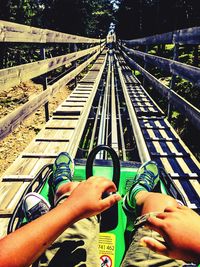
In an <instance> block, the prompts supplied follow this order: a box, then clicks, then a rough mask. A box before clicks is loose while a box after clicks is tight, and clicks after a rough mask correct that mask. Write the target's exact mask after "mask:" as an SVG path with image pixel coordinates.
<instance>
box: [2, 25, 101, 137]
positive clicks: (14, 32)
mask: <svg viewBox="0 0 200 267" xmlns="http://www.w3.org/2000/svg"><path fill="white" fill-rule="evenodd" d="M0 42H3V43H10V42H11V43H31V44H32V43H42V44H48V43H56V44H57V43H58V44H59V43H66V44H71V43H72V44H87V46H88V45H92V47H90V48H86V49H82V50H80V51H76V50H77V48H75V49H74V50H75V52H70V53H67V54H65V55H61V56H56V57H52V58H48V59H43V60H39V61H35V62H31V63H27V64H23V65H18V66H15V67H10V68H5V69H1V70H0V91H2V90H4V91H5V90H6V89H8V88H10V87H13V86H16V85H19V84H20V83H21V82H25V81H27V80H29V79H32V78H36V77H38V76H41V75H44V74H47V73H49V72H50V71H52V70H55V69H57V68H59V67H63V66H64V67H66V69H67V68H68V66H71V65H73V66H74V67H73V68H69V69H68V71H67V73H66V74H65V73H64V74H63V75H61V78H59V79H56V81H55V82H54V83H53V84H51V85H49V84H48V83H47V82H46V79H44V77H43V78H42V79H43V80H44V83H43V88H44V91H43V92H41V93H39V94H38V95H37V96H35V97H34V98H32V99H30V100H29V101H27V102H26V103H25V104H24V105H23V106H21V107H19V108H17V109H16V110H14V111H13V112H11V113H10V114H8V115H7V116H5V117H4V118H2V119H0V139H3V138H4V137H6V136H7V135H8V134H9V133H11V132H12V131H13V129H14V128H15V127H16V126H18V125H19V124H20V123H21V122H22V121H23V120H24V119H25V118H27V117H28V116H29V115H31V114H33V113H34V112H35V111H36V110H37V109H38V108H40V107H41V106H42V105H44V104H45V113H46V114H47V115H46V119H47V120H48V113H49V111H48V104H47V103H48V101H49V98H50V97H51V96H53V95H54V94H55V93H56V92H57V91H58V90H59V89H61V88H62V87H64V86H65V85H66V84H67V83H69V82H70V81H72V80H73V79H74V78H75V77H76V76H77V75H78V74H80V73H81V72H82V71H83V70H84V69H85V68H86V67H87V66H88V65H89V64H90V63H91V62H92V61H94V60H95V58H96V57H97V56H98V55H99V53H100V52H101V51H102V49H103V48H104V45H105V40H100V39H94V38H87V37H82V36H77V35H71V34H65V33H60V32H56V31H51V30H46V29H39V28H34V27H30V26H25V25H21V24H16V23H11V22H6V21H0ZM95 44H96V45H95ZM44 58H45V57H44ZM81 58H82V59H83V60H82V62H81V64H80V65H78V64H77V60H78V59H81ZM72 63H73V64H72Z"/></svg>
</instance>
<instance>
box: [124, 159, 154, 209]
mask: <svg viewBox="0 0 200 267" xmlns="http://www.w3.org/2000/svg"><path fill="white" fill-rule="evenodd" d="M158 181H159V172H158V167H157V164H156V162H154V161H147V162H145V163H144V164H142V165H141V166H140V168H139V170H138V173H137V175H136V178H135V180H134V183H133V185H132V186H131V188H130V190H129V192H128V193H127V194H126V195H125V196H124V200H123V208H124V210H126V211H128V212H131V213H135V212H136V200H135V196H136V194H137V193H138V192H139V191H148V192H151V191H153V189H154V188H155V187H156V185H157V183H158Z"/></svg>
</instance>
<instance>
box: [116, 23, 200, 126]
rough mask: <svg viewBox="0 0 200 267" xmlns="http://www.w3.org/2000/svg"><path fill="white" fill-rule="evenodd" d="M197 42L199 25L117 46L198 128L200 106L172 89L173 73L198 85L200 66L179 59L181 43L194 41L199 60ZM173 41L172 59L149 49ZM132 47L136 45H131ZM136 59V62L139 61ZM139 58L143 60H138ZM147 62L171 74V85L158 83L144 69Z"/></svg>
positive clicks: (129, 41)
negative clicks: (143, 50)
mask: <svg viewBox="0 0 200 267" xmlns="http://www.w3.org/2000/svg"><path fill="white" fill-rule="evenodd" d="M199 43H200V27H194V28H189V29H183V30H179V31H175V32H169V33H165V34H160V35H155V36H150V37H146V38H141V39H136V40H121V41H120V42H119V47H120V49H121V51H122V54H123V56H124V58H125V60H126V61H127V63H128V64H129V65H130V66H131V67H133V68H134V69H136V70H138V71H139V72H140V73H141V74H142V75H143V77H144V78H145V80H147V81H148V82H149V83H150V84H151V85H152V86H153V88H154V89H156V90H157V91H158V92H159V93H160V94H161V95H162V96H163V97H164V98H166V99H167V100H168V103H169V108H168V109H170V107H171V105H172V104H173V106H174V107H175V108H176V109H177V110H179V111H180V112H181V113H182V114H184V115H185V116H186V117H188V119H189V120H190V121H191V122H192V123H193V124H194V125H195V126H196V127H197V129H199V130H200V110H199V109H198V108H197V107H195V106H194V105H192V104H191V103H189V102H188V101H187V100H185V99H184V98H183V97H181V96H180V95H178V94H177V93H176V92H175V91H174V90H173V89H175V79H176V78H175V77H176V76H178V77H181V78H183V79H186V80H187V81H189V82H191V83H192V84H193V85H194V86H196V87H197V88H198V89H199V88H200V68H198V67H195V66H191V65H187V64H184V63H181V62H178V50H179V48H180V45H188V44H190V45H195V46H196V48H197V53H196V56H197V58H196V62H198V60H199V59H198V45H199ZM160 44H175V46H174V56H173V60H171V59H167V58H164V57H160V56H157V55H152V54H149V53H148V49H149V45H160ZM141 45H142V46H146V52H142V51H139V50H138V46H141ZM130 46H131V47H133V46H134V47H135V46H136V47H137V49H132V48H130ZM138 60H139V62H138ZM141 62H142V63H141ZM141 64H143V65H144V66H141ZM147 66H154V67H157V68H158V69H160V70H161V71H164V72H166V73H169V74H171V75H172V80H171V86H170V87H168V86H166V85H164V84H163V83H161V82H160V81H159V80H158V79H157V78H156V77H154V76H153V75H152V74H151V73H149V72H148V71H147Z"/></svg>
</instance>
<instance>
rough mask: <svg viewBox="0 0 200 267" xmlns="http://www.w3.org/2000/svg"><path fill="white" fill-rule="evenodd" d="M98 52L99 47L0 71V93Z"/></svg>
mask: <svg viewBox="0 0 200 267" xmlns="http://www.w3.org/2000/svg"><path fill="white" fill-rule="evenodd" d="M98 50H99V45H97V46H95V47H92V48H89V49H85V50H82V51H78V52H74V53H69V54H67V55H63V56H58V57H54V58H49V59H45V60H40V61H36V62H33V63H28V64H23V65H20V66H15V67H12V68H7V69H2V70H0V91H2V90H5V89H7V88H10V87H12V86H15V85H18V84H20V83H21V82H24V81H27V80H30V79H32V78H35V77H37V76H40V75H42V74H44V73H47V72H49V71H52V70H54V69H56V68H58V67H61V66H64V65H66V64H69V63H71V62H72V61H74V60H77V59H79V58H82V57H84V56H86V55H89V54H92V53H95V52H96V51H98Z"/></svg>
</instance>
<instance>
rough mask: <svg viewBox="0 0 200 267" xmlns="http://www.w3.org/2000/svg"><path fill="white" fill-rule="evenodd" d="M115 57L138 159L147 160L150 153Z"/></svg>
mask: <svg viewBox="0 0 200 267" xmlns="http://www.w3.org/2000/svg"><path fill="white" fill-rule="evenodd" d="M115 59H116V64H117V70H118V75H119V79H120V83H121V86H122V90H123V93H124V98H125V101H126V105H127V109H128V112H129V116H130V121H131V124H132V129H133V133H134V136H135V140H136V144H137V149H138V153H139V156H140V160H141V162H146V161H149V160H150V159H151V158H150V154H149V151H148V148H147V146H146V143H145V140H144V137H143V134H142V131H141V128H140V125H139V122H138V119H137V116H136V113H135V110H134V108H133V105H132V103H131V99H130V97H129V95H128V91H127V87H126V84H125V82H124V78H123V74H122V70H121V66H120V64H119V61H118V59H117V57H116V56H115Z"/></svg>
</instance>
